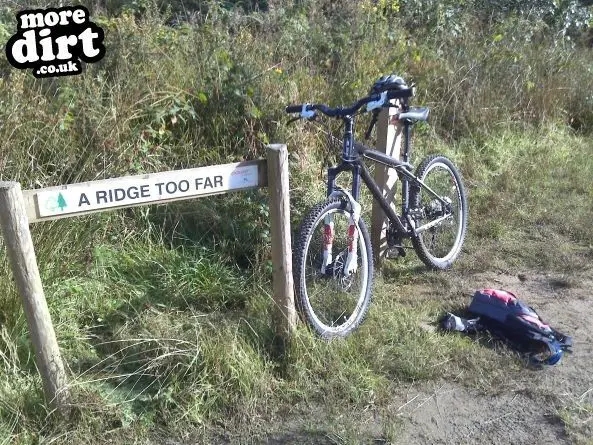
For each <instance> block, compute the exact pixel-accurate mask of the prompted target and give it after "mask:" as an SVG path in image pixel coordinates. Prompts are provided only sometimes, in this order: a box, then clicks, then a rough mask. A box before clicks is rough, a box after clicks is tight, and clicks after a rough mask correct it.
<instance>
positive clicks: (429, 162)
mask: <svg viewBox="0 0 593 445" xmlns="http://www.w3.org/2000/svg"><path fill="white" fill-rule="evenodd" d="M416 177H417V178H418V179H420V181H422V182H423V183H424V184H425V185H426V186H427V187H428V188H429V189H430V190H432V191H433V192H435V193H436V195H437V196H438V198H437V196H435V195H434V194H433V193H431V192H430V191H429V190H427V189H426V188H424V187H420V186H413V187H412V193H411V195H410V202H411V206H412V211H413V214H414V216H413V219H414V222H415V227H416V229H417V230H420V231H421V232H420V233H418V234H417V235H416V236H413V237H412V245H413V246H414V249H415V250H416V253H417V254H418V257H419V258H420V259H421V260H422V261H423V262H424V264H426V265H427V266H428V267H430V268H432V269H448V268H450V267H451V265H452V264H453V262H454V261H455V260H456V259H457V257H458V256H459V253H460V252H461V247H462V245H463V241H464V240H465V234H466V231H467V218H468V210H467V198H466V195H465V188H464V186H463V182H462V180H461V175H460V173H459V172H458V171H457V168H455V166H454V165H453V163H452V162H451V161H450V160H449V159H448V158H446V157H445V156H442V155H434V156H429V157H427V158H425V159H424V160H423V162H422V163H421V164H420V165H419V166H418V169H417V170H416ZM439 198H440V199H439Z"/></svg>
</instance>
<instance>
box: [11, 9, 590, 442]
mask: <svg viewBox="0 0 593 445" xmlns="http://www.w3.org/2000/svg"><path fill="white" fill-rule="evenodd" d="M230 3H231V2H229V3H226V4H223V3H221V2H214V1H208V2H207V1H199V2H198V1H196V2H193V3H191V4H190V3H188V2H184V3H183V5H184V6H183V7H180V6H179V4H177V3H172V4H171V5H170V8H169V9H167V7H166V5H158V4H156V3H153V2H117V1H115V2H111V1H108V2H87V5H88V6H89V7H90V8H91V12H92V18H93V20H94V21H95V22H97V23H99V24H100V26H102V27H103V28H104V30H105V35H106V37H105V46H106V48H107V54H106V56H105V58H104V60H102V61H101V62H99V63H96V64H94V65H87V66H86V71H85V73H84V74H82V75H81V76H76V77H72V78H56V79H35V78H34V77H33V76H32V75H31V74H30V73H27V72H19V71H17V70H16V69H13V68H12V67H10V66H8V64H7V62H6V60H5V59H3V58H2V59H0V123H1V124H0V179H2V180H16V181H20V182H21V183H22V184H23V186H24V187H25V188H34V187H43V186H50V185H57V184H64V183H70V182H75V181H83V180H93V179H99V178H107V177H115V176H120V175H126V174H135V173H143V172H154V171H161V170H169V169H175V168H183V167H189V166H198V165H207V164H214V163H222V162H230V161H238V160H243V159H251V158H256V157H260V156H262V155H263V154H264V150H263V148H264V146H265V144H267V143H269V142H286V143H288V145H289V150H290V158H291V159H290V168H291V187H292V196H291V199H292V213H293V220H294V222H295V226H296V222H298V221H299V220H300V219H301V216H302V214H303V212H305V211H306V209H307V208H308V206H309V205H311V204H312V203H313V202H314V201H316V200H318V199H320V198H321V197H322V196H323V181H322V179H323V175H322V168H323V165H324V162H325V161H327V159H332V156H329V158H328V153H327V147H326V143H325V142H326V139H325V136H324V135H323V133H322V132H320V131H319V129H318V128H317V127H315V126H310V125H309V126H308V125H305V124H302V123H298V124H295V125H294V126H290V127H289V126H287V125H285V123H286V117H285V115H284V114H283V112H282V110H283V107H284V106H285V105H287V104H290V103H300V102H305V101H309V102H327V103H330V104H339V103H344V104H345V103H348V102H350V101H352V100H354V99H355V98H358V97H360V96H362V95H363V94H366V92H367V91H368V89H369V87H370V85H371V84H372V82H373V81H374V80H375V79H376V78H378V77H379V76H380V75H382V74H385V73H391V72H395V73H398V74H402V75H404V77H405V78H406V79H409V80H411V81H414V82H416V83H417V84H418V91H419V96H418V98H417V99H416V103H418V104H427V105H429V106H430V107H431V108H432V112H431V113H432V114H431V116H432V121H431V124H430V126H424V127H418V128H417V129H416V130H417V131H416V134H417V139H416V142H417V144H416V147H415V153H416V155H415V156H416V157H415V160H417V159H418V158H419V157H420V156H422V155H423V154H428V153H430V152H437V151H439V152H445V153H446V154H447V155H449V156H451V157H452V158H453V159H455V161H456V162H457V163H458V164H459V165H460V167H461V170H462V172H463V174H464V177H465V178H466V183H467V185H468V188H469V191H470V204H471V205H470V209H471V212H472V213H471V221H472V223H471V224H470V230H471V231H470V236H469V238H468V240H469V241H468V246H469V247H468V252H467V253H466V255H467V256H468V257H469V259H468V260H467V262H466V263H464V264H463V265H462V267H463V268H464V270H476V269H480V268H490V267H498V266H500V267H508V266H512V265H517V264H521V265H524V266H528V267H546V268H559V269H562V268H563V267H570V265H573V266H574V265H575V264H577V263H578V262H579V261H581V262H582V261H585V259H586V258H590V257H591V247H590V246H591V243H592V242H593V232H592V231H591V224H590V223H589V221H591V219H592V218H593V214H592V211H593V210H592V209H591V206H590V202H591V199H592V198H593V189H592V186H591V184H590V181H589V178H591V174H592V173H593V165H592V164H591V157H590V150H591V145H590V142H589V141H588V136H589V135H590V132H591V130H592V125H593V102H592V101H593V96H591V93H590V91H593V73H592V72H591V66H592V62H593V56H592V54H591V50H590V48H587V47H584V46H580V45H579V44H574V43H572V42H569V41H567V40H563V39H560V38H559V37H558V35H557V34H554V33H553V32H552V30H551V28H550V26H551V25H550V24H549V23H546V22H544V21H537V22H530V21H529V18H525V16H523V15H521V14H518V15H517V14H514V13H509V14H507V15H505V16H504V17H502V18H500V19H499V20H495V21H494V20H492V21H489V19H487V18H485V16H484V15H480V14H478V13H477V12H476V11H472V10H470V9H465V10H460V11H458V15H455V16H453V17H449V18H448V19H447V20H449V22H443V21H439V20H436V21H435V22H434V23H433V22H431V21H429V20H428V18H430V17H433V16H428V15H427V21H426V23H425V24H424V25H426V26H412V24H414V23H416V22H414V20H416V19H417V17H416V16H414V15H413V14H412V15H411V13H410V12H409V11H410V10H407V11H404V10H402V9H401V7H403V5H410V4H411V3H412V2H402V3H401V5H400V2H370V1H369V2H366V1H364V2H355V1H346V2H340V3H339V4H338V3H337V2H330V1H322V2H312V1H299V2H292V1H269V2H243V3H242V4H241V5H239V6H241V7H240V8H239V7H236V8H234V7H232V5H231V4H230ZM419 4H420V2H419ZM11 5H12V4H11ZM398 5H399V6H398ZM20 6H21V5H19V4H18V3H16V2H15V4H14V5H12V6H9V7H5V6H3V7H2V8H3V9H0V44H5V42H6V41H7V40H8V38H9V36H10V35H11V33H12V32H13V31H14V24H15V21H14V16H13V14H14V12H15V11H16V8H18V7H20ZM159 6H161V7H160V8H159ZM246 11H247V12H246ZM478 12H479V11H478ZM434 17H437V16H434ZM452 24H453V25H455V24H456V25H458V26H452ZM445 25H446V26H445ZM435 27H436V28H435ZM526 27H529V30H530V36H531V37H534V36H535V37H536V38H533V39H526V38H525V35H524V33H523V32H522V30H524V29H526ZM460 29H462V30H463V32H459V30H460ZM359 127H360V128H363V127H364V125H360V126H359ZM330 155H332V154H330ZM333 156H334V158H335V154H333ZM33 236H34V241H35V245H36V249H37V253H38V261H39V265H40V268H41V272H42V276H43V280H44V283H45V286H46V293H47V297H48V301H49V306H50V310H51V313H52V317H53V319H54V323H55V325H56V329H57V332H58V339H59V342H60V346H61V348H62V350H63V353H64V357H65V359H66V362H67V364H68V367H69V372H70V377H71V380H72V382H73V393H74V397H75V404H76V406H77V407H78V409H79V415H78V417H76V418H75V420H74V421H73V423H71V424H69V425H64V424H61V423H60V422H58V421H56V420H55V419H52V418H51V417H48V413H47V412H45V410H44V409H43V408H42V406H43V405H42V403H41V402H42V394H41V392H40V385H39V381H38V378H37V374H36V372H35V367H34V362H33V360H32V350H31V346H30V344H29V341H28V336H27V330H26V323H25V320H24V317H23V314H22V311H21V310H20V303H19V300H18V296H17V294H16V291H15V288H14V285H13V284H12V281H11V280H10V279H9V277H10V272H9V269H8V265H7V262H6V259H5V255H4V250H3V246H2V244H1V241H0V271H2V275H3V276H4V277H5V278H4V279H3V280H1V281H0V324H1V327H0V329H1V330H0V359H1V360H0V374H1V375H2V378H3V381H5V382H10V383H6V384H5V385H4V386H2V387H1V388H0V431H1V434H2V438H6V442H7V443H9V442H10V441H15V442H18V443H37V442H42V441H43V440H44V439H47V438H54V439H55V440H56V441H57V442H64V443H65V442H73V441H74V442H75V443H86V442H88V443H94V442H96V441H97V440H98V438H100V439H101V440H113V441H120V442H122V443H130V442H132V441H141V440H143V438H145V437H147V436H151V435H152V436H154V435H157V436H158V434H159V431H160V430H163V429H164V430H166V434H167V435H176V436H179V437H181V438H183V437H184V436H185V437H186V438H188V436H186V433H184V431H187V430H190V429H196V428H197V429H201V430H202V431H212V430H215V431H216V425H221V424H222V425H223V426H232V425H236V424H240V425H241V428H245V429H247V431H248V432H249V431H250V432H251V433H253V434H257V432H256V429H257V427H258V426H261V425H262V424H264V423H265V421H266V420H269V419H271V418H274V416H283V415H287V414H289V413H290V412H291V411H294V410H296V411H297V412H299V413H300V412H306V411H307V410H308V409H309V408H311V407H319V406H323V407H325V409H327V410H328V411H335V413H336V418H339V416H341V415H342V414H341V413H343V411H344V410H345V409H347V408H348V407H355V408H358V409H385V407H386V406H387V405H388V403H389V400H388V399H389V394H390V391H392V390H393V388H394V387H395V388H397V387H398V385H406V384H408V383H409V382H414V381H417V380H423V379H432V378H437V377H439V376H443V375H445V376H448V375H451V376H453V375H458V374H459V373H460V372H461V371H464V372H465V371H468V372H471V371H472V370H474V371H475V368H476V367H477V366H479V363H484V361H488V360H491V359H492V352H491V351H483V350H482V349H480V348H478V347H477V345H475V344H474V343H472V342H471V341H468V340H466V339H461V338H457V337H447V336H442V335H440V334H438V333H435V332H433V331H432V330H430V329H425V327H426V325H427V324H430V322H431V321H434V320H435V319H436V317H437V316H438V314H439V313H440V311H442V310H443V309H444V308H448V307H451V306H452V305H455V304H457V303H458V302H459V295H458V294H459V292H458V291H459V289H456V288H455V287H454V286H453V287H451V285H450V283H447V282H445V283H443V282H441V281H439V280H442V279H441V278H438V277H436V276H433V275H431V274H428V275H426V274H422V275H420V278H417V275H416V274H415V272H414V271H415V270H416V269H415V268H414V267H415V266H416V264H415V263H414V262H413V261H410V260H407V261H406V262H404V263H403V264H400V265H397V266H388V268H387V269H386V272H385V275H384V276H383V277H380V278H379V284H378V288H377V297H376V301H375V303H374V305H373V309H372V311H371V313H370V315H369V319H368V320H367V322H366V323H365V324H364V325H363V326H362V327H361V329H360V330H359V331H357V333H356V334H355V335H354V336H352V337H351V338H349V339H348V340H346V341H344V342H332V343H329V344H328V343H323V342H319V341H318V340H316V339H314V338H313V337H311V335H310V334H309V333H308V332H307V331H306V330H305V329H304V328H302V327H301V329H300V330H299V332H298V334H297V336H296V338H295V340H294V344H292V345H291V346H290V348H289V349H288V350H287V351H286V354H285V355H284V356H282V357H278V356H276V355H275V354H274V337H273V332H272V330H271V328H270V326H269V323H268V320H269V312H270V306H271V304H272V303H271V298H270V270H271V264H270V246H269V221H268V209H267V203H266V197H265V193H260V192H252V193H249V194H240V195H228V196H225V197H215V198H204V199H201V200H198V201H196V202H193V203H185V204H183V205H170V206H166V207H150V208H146V209H134V210H128V211H119V212H114V213H105V214H101V215H93V216H86V217H81V218H79V219H76V220H74V219H73V220H67V221H65V220H64V221H57V222H55V223H47V224H42V225H36V226H34V227H33ZM525 240H529V243H526V242H525ZM566 240H569V241H570V242H571V243H573V244H567V242H566ZM550 243H552V245H553V246H554V248H556V249H557V250H556V251H550V250H546V249H545V246H548V245H550ZM571 246H572V247H571ZM574 246H577V247H578V249H580V250H578V249H577V250H578V252H577V253H574V249H575V247H574ZM563 249H564V250H563ZM567 249H568V250H567ZM571 249H572V250H571ZM558 252H559V253H558ZM569 257H571V258H572V259H569ZM558 258H560V260H559V259H558ZM564 260H566V261H564ZM389 267H391V269H390V268H389ZM418 280H419V281H418ZM415 283H420V284H422V285H423V286H430V288H431V289H437V290H438V292H440V293H441V295H444V296H445V297H444V298H441V299H439V300H438V301H434V300H431V299H430V298H425V299H423V300H420V301H418V302H416V303H415V302H414V301H413V300H412V301H411V300H410V299H409V297H410V295H409V294H408V293H407V291H406V290H405V287H404V289H403V290H402V289H400V287H399V286H400V285H404V286H405V285H406V284H408V285H412V284H415ZM470 356H471V357H473V359H471V360H470ZM476 357H481V358H482V360H483V361H482V362H480V360H479V359H478V360H476ZM504 360H506V359H504ZM476 363H478V364H476ZM504 363H505V366H506V368H505V369H506V370H508V369H513V366H514V365H513V362H512V360H511V359H510V358H509V360H507V361H504ZM480 372H483V371H482V370H480ZM491 372H492V373H494V374H496V371H495V370H492V371H491ZM341 410H342V411H341ZM231 419H232V420H231ZM384 426H385V430H386V431H387V430H390V428H392V427H391V426H390V425H384Z"/></svg>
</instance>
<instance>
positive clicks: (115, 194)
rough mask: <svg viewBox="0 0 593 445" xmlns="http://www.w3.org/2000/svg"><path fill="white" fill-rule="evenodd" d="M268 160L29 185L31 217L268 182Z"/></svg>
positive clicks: (40, 218)
mask: <svg viewBox="0 0 593 445" xmlns="http://www.w3.org/2000/svg"><path fill="white" fill-rule="evenodd" d="M266 166H267V164H266V161H265V160H259V161H247V162H238V163H233V164H222V165H212V166H208V167H199V168H190V169H185V170H174V171H169V172H161V173H151V174H146V175H135V176H125V177H121V178H113V179H104V180H99V181H90V182H81V183H78V184H69V185H61V186H57V187H47V188H43V189H36V190H25V191H24V192H23V196H24V198H25V204H26V208H27V216H28V218H29V222H39V221H45V220H51V219H58V218H64V217H69V216H79V215H84V214H87V213H93V212H99V211H102V210H110V209H117V208H124V207H133V206H137V205H142V204H155V203H167V202H172V201H178V200H181V199H191V198H196V197H199V196H209V195H215V194H219V193H226V192H229V191H235V190H247V189H253V188H257V187H265V186H266V185H267V175H266Z"/></svg>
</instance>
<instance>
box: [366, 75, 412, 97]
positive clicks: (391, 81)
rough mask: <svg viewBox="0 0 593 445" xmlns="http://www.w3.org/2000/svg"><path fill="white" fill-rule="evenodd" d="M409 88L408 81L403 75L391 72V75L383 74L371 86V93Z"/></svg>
mask: <svg viewBox="0 0 593 445" xmlns="http://www.w3.org/2000/svg"><path fill="white" fill-rule="evenodd" d="M404 88H408V85H407V84H406V81H405V80H404V79H403V77H400V76H397V75H395V74H391V75H389V76H383V77H381V78H380V79H379V80H377V81H376V82H375V83H374V84H373V87H372V88H371V93H382V92H383V91H389V90H402V89H404Z"/></svg>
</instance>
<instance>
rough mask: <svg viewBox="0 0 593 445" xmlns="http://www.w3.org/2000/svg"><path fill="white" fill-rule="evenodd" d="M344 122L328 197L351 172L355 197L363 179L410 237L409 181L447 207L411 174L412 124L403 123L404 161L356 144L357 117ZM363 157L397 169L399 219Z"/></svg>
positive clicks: (405, 107)
mask: <svg viewBox="0 0 593 445" xmlns="http://www.w3.org/2000/svg"><path fill="white" fill-rule="evenodd" d="M403 102H404V104H403V111H404V112H405V111H408V104H407V101H403ZM343 121H344V142H343V152H342V162H341V163H340V164H339V165H337V166H335V167H330V168H328V172H327V194H328V196H329V195H330V194H331V193H332V192H333V191H334V190H335V189H336V177H337V176H338V175H339V174H340V173H342V172H344V171H352V191H351V193H352V196H353V198H354V199H355V200H356V201H358V199H359V196H360V180H361V178H362V181H363V182H364V183H365V184H366V186H367V187H368V188H369V190H370V191H371V194H372V195H373V198H374V199H375V200H376V201H377V202H378V203H379V205H380V206H381V208H382V209H383V211H384V212H385V215H387V217H388V218H389V221H390V222H391V223H392V224H394V225H395V228H396V230H397V232H398V233H399V234H401V235H407V236H409V235H411V234H413V233H415V232H416V228H414V227H413V226H412V225H411V224H410V223H409V213H410V182H411V183H413V184H414V185H416V186H418V187H421V188H424V189H426V190H427V191H428V192H429V193H430V194H431V195H433V196H434V197H435V198H436V199H438V200H439V201H440V202H441V203H442V204H444V205H447V204H448V203H447V202H446V201H444V200H443V199H442V198H441V197H440V196H439V195H437V194H436V193H435V192H434V191H433V190H431V189H430V188H429V187H428V186H426V184H424V183H423V182H422V181H421V180H419V179H418V178H417V177H416V176H415V175H414V174H413V173H412V171H411V170H412V166H411V165H410V164H409V163H408V160H409V158H410V136H411V135H410V130H411V127H412V125H413V124H412V122H410V121H409V120H404V121H402V122H403V136H404V149H403V152H402V160H401V161H400V160H398V159H396V158H394V157H391V156H388V155H387V154H385V153H381V152H380V151H377V150H374V149H372V148H370V147H367V146H365V145H362V144H359V143H356V142H355V141H354V118H353V116H345V117H344V118H343ZM362 158H367V159H370V160H371V161H374V162H376V163H379V164H382V165H385V166H388V167H391V168H394V169H395V170H396V171H397V173H398V177H399V179H400V180H401V182H402V209H401V212H402V213H401V214H402V216H403V218H402V217H400V216H399V215H398V214H397V213H396V212H395V211H394V210H393V208H392V207H391V206H390V205H389V202H387V200H386V199H385V197H384V196H383V192H382V190H381V188H380V187H379V185H378V184H377V183H376V182H375V180H374V179H373V177H372V176H371V174H370V172H369V170H368V168H367V167H366V165H365V164H364V162H363V160H362Z"/></svg>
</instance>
